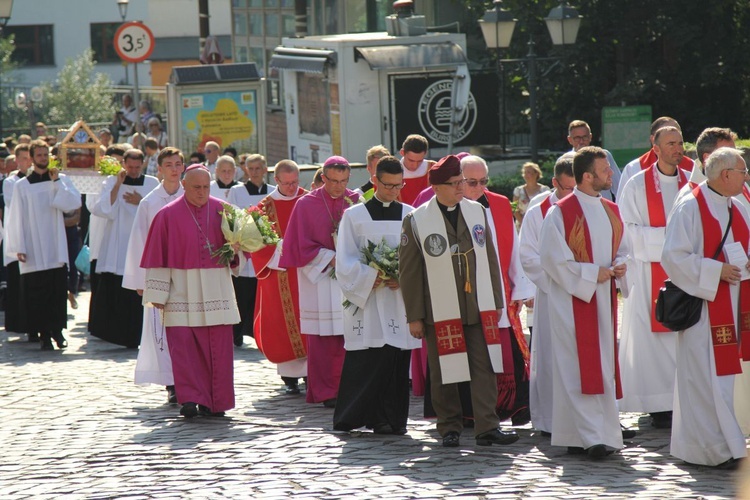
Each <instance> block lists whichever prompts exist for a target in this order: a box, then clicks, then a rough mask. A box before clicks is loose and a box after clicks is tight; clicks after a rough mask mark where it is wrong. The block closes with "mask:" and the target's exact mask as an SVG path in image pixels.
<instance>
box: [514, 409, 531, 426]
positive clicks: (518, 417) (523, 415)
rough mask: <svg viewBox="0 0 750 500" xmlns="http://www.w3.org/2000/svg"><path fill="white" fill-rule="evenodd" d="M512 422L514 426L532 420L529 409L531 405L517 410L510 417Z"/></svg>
mask: <svg viewBox="0 0 750 500" xmlns="http://www.w3.org/2000/svg"><path fill="white" fill-rule="evenodd" d="M510 422H511V424H513V427H520V426H522V425H526V424H528V423H529V422H531V412H530V411H529V407H528V406H524V407H523V408H519V409H518V410H516V412H515V413H514V414H513V416H511V417H510Z"/></svg>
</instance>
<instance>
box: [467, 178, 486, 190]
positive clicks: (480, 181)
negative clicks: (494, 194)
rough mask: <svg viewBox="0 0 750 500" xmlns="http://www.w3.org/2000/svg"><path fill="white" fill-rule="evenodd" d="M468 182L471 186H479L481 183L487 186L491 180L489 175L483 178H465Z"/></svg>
mask: <svg viewBox="0 0 750 500" xmlns="http://www.w3.org/2000/svg"><path fill="white" fill-rule="evenodd" d="M465 180H466V184H468V185H469V186H470V187H473V188H474V187H477V185H478V184H481V185H482V186H486V185H487V183H488V182H490V180H489V179H488V178H487V177H484V178H482V179H465Z"/></svg>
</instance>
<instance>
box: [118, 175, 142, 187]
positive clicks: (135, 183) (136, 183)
mask: <svg viewBox="0 0 750 500" xmlns="http://www.w3.org/2000/svg"><path fill="white" fill-rule="evenodd" d="M145 180H146V176H145V175H141V176H139V177H138V178H136V179H133V178H132V177H130V176H129V175H126V176H125V180H124V181H122V183H123V184H125V185H126V186H143V183H144V181H145Z"/></svg>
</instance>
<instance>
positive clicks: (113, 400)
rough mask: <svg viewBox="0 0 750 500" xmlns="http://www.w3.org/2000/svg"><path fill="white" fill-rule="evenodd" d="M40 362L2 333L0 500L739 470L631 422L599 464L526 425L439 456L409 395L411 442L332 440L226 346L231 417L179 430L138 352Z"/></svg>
mask: <svg viewBox="0 0 750 500" xmlns="http://www.w3.org/2000/svg"><path fill="white" fill-rule="evenodd" d="M79 302H80V304H81V307H80V308H79V309H78V310H77V311H74V312H75V317H73V316H70V321H69V323H68V326H69V330H68V332H67V333H66V335H67V336H68V338H69V341H70V347H69V348H68V349H66V350H64V351H59V350H56V351H54V352H41V351H40V350H39V346H38V345H37V344H29V343H27V342H26V338H25V335H24V336H19V335H15V334H6V333H5V332H0V345H1V347H0V374H1V378H2V382H3V384H2V388H0V422H1V424H0V446H2V451H1V452H0V456H1V457H2V458H1V459H0V498H2V499H11V498H91V499H99V498H130V499H136V498H291V497H294V498H299V499H303V498H342V499H343V498H346V499H350V498H368V499H371V498H378V497H381V498H445V497H449V498H456V497H461V498H482V499H484V498H531V497H533V498H593V497H610V498H625V497H639V498H727V497H732V496H734V491H735V481H736V479H737V473H734V472H726V471H717V470H711V469H708V468H703V467H697V466H690V465H686V464H684V463H682V462H681V461H679V460H675V459H673V458H672V457H670V456H669V453H668V452H669V431H668V430H657V429H653V428H651V427H650V426H649V424H648V423H647V421H646V419H645V418H643V417H640V418H639V415H634V414H624V415H623V421H624V423H625V424H626V425H628V426H635V427H640V432H639V435H638V437H637V438H635V439H633V440H630V441H628V442H627V443H626V447H625V449H623V450H622V451H621V452H620V453H617V454H615V455H612V456H610V457H608V458H607V459H605V460H603V461H601V462H592V461H590V460H588V459H587V458H580V457H577V456H569V455H566V453H565V450H564V449H561V448H558V447H552V446H550V443H549V439H548V438H544V437H542V436H541V435H540V434H539V433H538V432H536V431H533V430H532V429H530V427H529V426H526V427H524V428H520V429H518V430H519V433H520V434H521V439H520V440H519V441H518V442H517V443H515V444H513V445H510V446H504V447H499V446H493V447H478V446H476V445H475V444H474V440H473V438H472V433H471V432H470V430H466V431H464V433H463V435H462V446H461V447H460V448H453V449H445V448H442V446H440V442H439V440H438V436H437V433H436V432H435V430H434V425H433V424H432V423H431V422H430V421H427V420H424V419H423V418H421V399H420V398H412V405H411V412H410V416H411V418H410V420H409V428H408V430H409V433H408V435H406V436H376V435H373V434H371V433H369V432H355V433H352V434H347V433H339V432H333V431H331V425H332V423H331V421H332V410H329V409H325V408H323V407H322V406H321V405H311V404H307V403H305V402H304V395H302V396H286V395H284V394H283V393H282V391H281V388H282V386H281V383H280V380H279V378H278V376H277V375H276V372H275V368H274V366H273V365H271V364H270V363H268V362H267V361H265V360H264V359H263V357H262V355H261V354H260V353H259V352H258V351H257V349H255V347H254V344H251V345H246V346H243V347H242V348H238V349H236V350H235V390H236V394H237V407H236V408H235V409H234V410H232V411H230V412H228V414H227V417H226V418H207V417H202V418H201V417H199V418H196V419H193V420H191V421H186V420H184V419H183V418H181V417H179V416H178V407H177V406H170V405H168V404H166V403H165V400H166V392H165V391H164V389H163V388H159V387H156V386H147V387H139V386H135V385H134V384H133V382H132V378H133V369H134V367H135V358H136V351H134V350H128V349H124V348H120V347H117V346H113V345H110V344H107V343H105V342H102V341H100V340H98V339H95V338H91V337H89V336H88V334H87V333H86V331H85V325H86V323H85V321H86V316H87V313H88V311H87V302H88V294H86V293H84V294H81V296H80V297H79Z"/></svg>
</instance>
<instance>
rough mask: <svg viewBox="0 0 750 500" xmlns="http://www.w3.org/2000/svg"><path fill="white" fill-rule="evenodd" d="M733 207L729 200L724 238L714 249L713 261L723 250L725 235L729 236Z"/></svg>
mask: <svg viewBox="0 0 750 500" xmlns="http://www.w3.org/2000/svg"><path fill="white" fill-rule="evenodd" d="M733 208H734V206H733V205H732V199H731V198H730V199H729V222H727V228H726V230H725V231H724V237H723V238H722V239H721V243H719V248H717V249H716V253H715V254H714V260H716V259H718V258H719V254H720V253H721V250H722V249H723V248H724V242H725V241H727V235H728V234H729V228H730V227H732V214H733V213H734V210H732V209H733Z"/></svg>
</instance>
